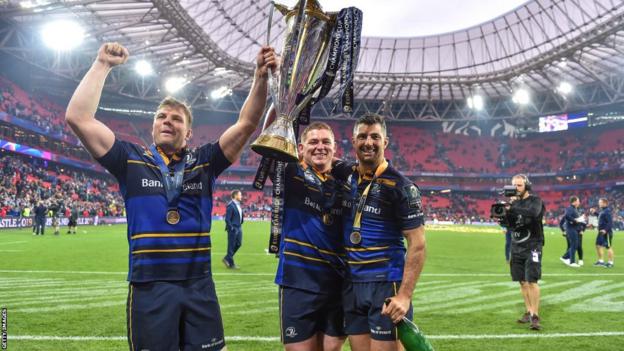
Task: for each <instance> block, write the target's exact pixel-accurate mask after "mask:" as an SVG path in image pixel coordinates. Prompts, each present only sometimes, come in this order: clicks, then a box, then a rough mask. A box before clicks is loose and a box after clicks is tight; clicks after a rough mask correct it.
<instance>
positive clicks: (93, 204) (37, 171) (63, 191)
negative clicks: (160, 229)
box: [0, 152, 125, 218]
mask: <svg viewBox="0 0 624 351" xmlns="http://www.w3.org/2000/svg"><path fill="white" fill-rule="evenodd" d="M0 177H1V179H2V181H1V182H0V218H4V217H7V216H11V217H21V216H28V215H29V214H30V213H31V211H32V209H33V207H34V206H35V205H36V204H37V203H38V202H39V201H42V202H43V204H44V205H46V206H47V207H52V206H61V207H63V208H66V209H67V208H70V207H71V208H74V207H75V208H77V209H78V211H79V213H80V214H82V215H85V214H86V215H87V216H95V215H99V216H100V217H102V216H122V215H124V214H125V213H124V203H123V199H122V198H121V195H120V194H119V186H118V185H117V183H116V182H115V180H114V179H113V178H112V177H111V176H109V175H106V174H98V173H95V172H88V173H87V172H82V171H79V170H74V169H70V168H68V167H63V166H61V165H59V164H55V163H53V162H47V161H45V160H41V159H38V158H27V157H22V156H19V155H17V154H13V153H9V152H2V153H0ZM62 212H64V211H62ZM85 217H86V216H85Z"/></svg>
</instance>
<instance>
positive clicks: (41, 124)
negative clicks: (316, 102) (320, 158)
mask: <svg viewBox="0 0 624 351" xmlns="http://www.w3.org/2000/svg"><path fill="white" fill-rule="evenodd" d="M0 92H1V93H0V112H5V113H6V114H7V115H8V116H11V118H14V119H5V120H1V119H0V139H3V140H6V141H9V142H14V143H21V144H24V145H27V146H30V147H35V148H38V149H42V150H49V151H51V152H58V153H61V154H63V155H65V156H68V157H70V160H71V159H76V160H88V161H90V162H93V160H92V159H91V158H90V156H89V155H88V154H87V153H86V152H85V151H84V150H83V149H82V148H81V146H80V145H78V143H77V140H76V139H75V138H74V137H73V135H71V133H70V132H69V131H68V130H67V128H66V127H65V125H64V122H63V115H64V110H63V107H61V106H60V104H58V103H55V102H54V101H53V100H52V99H51V98H48V97H46V96H40V95H37V96H35V95H32V94H28V93H27V92H26V91H25V90H24V89H22V88H21V87H20V86H18V85H17V84H16V83H14V82H11V81H10V80H8V79H7V78H4V77H2V76H0ZM99 118H100V119H102V120H103V121H104V122H105V123H106V124H107V125H108V126H110V127H111V129H112V130H113V131H114V132H115V134H116V135H117V137H118V138H121V139H123V140H126V141H130V142H134V143H137V144H141V145H145V144H146V140H151V136H150V132H151V124H152V122H151V120H149V119H147V118H129V117H127V116H123V115H113V114H110V113H104V114H103V115H101V116H99ZM16 121H21V122H23V121H26V122H30V124H28V123H26V124H23V123H21V122H20V125H17V124H15V123H12V122H16ZM328 123H329V124H330V125H331V126H332V129H333V130H334V134H335V137H336V141H337V143H338V152H337V156H338V157H341V158H345V159H353V157H352V153H353V150H352V148H351V143H350V140H349V138H350V135H351V131H350V129H351V127H352V122H351V121H329V122H328ZM227 126H228V125H227V124H202V123H198V122H196V123H195V125H194V128H193V133H194V137H193V139H192V142H191V146H196V145H200V144H203V143H207V142H211V141H215V140H216V139H217V138H218V136H219V135H220V134H221V133H222V132H223V131H224V130H225V129H226V128H227ZM388 133H389V137H390V140H391V143H390V145H389V148H388V149H387V152H386V154H387V157H388V158H389V159H391V160H392V162H393V163H394V164H395V165H396V166H397V167H398V168H399V169H402V170H404V171H405V173H406V174H408V175H410V176H412V177H413V178H414V180H415V181H416V182H417V183H418V184H419V185H420V186H421V188H422V189H423V191H424V192H425V194H426V196H425V197H424V201H423V203H424V205H425V209H426V213H427V216H428V218H431V219H434V218H435V219H437V220H450V221H454V222H467V221H473V222H474V221H477V222H482V221H487V220H488V218H489V208H490V206H491V204H492V203H493V201H494V200H495V198H496V196H495V195H493V193H492V189H494V188H500V187H501V186H502V185H503V184H504V183H505V181H507V178H508V177H509V176H510V175H512V174H514V173H517V172H526V173H529V174H533V173H539V174H544V173H548V172H550V173H552V175H545V176H541V177H539V178H537V179H536V178H534V179H533V180H534V183H536V185H537V186H538V189H539V188H540V186H541V187H542V188H543V189H545V191H541V192H540V195H541V196H542V198H543V199H544V200H545V202H546V204H547V210H548V212H547V216H546V218H547V219H546V221H547V223H548V224H551V225H554V224H556V223H555V222H556V221H557V220H558V217H559V216H560V214H561V213H562V211H563V208H564V207H565V206H566V205H567V197H569V196H570V195H572V194H574V195H578V196H580V197H581V199H584V200H583V203H584V204H586V207H587V208H589V207H596V206H597V200H598V197H600V196H607V197H609V198H612V199H613V200H614V201H613V203H614V204H616V208H615V211H614V212H615V213H616V215H617V217H616V219H617V220H618V221H619V222H621V221H622V215H624V213H623V211H622V210H623V209H622V208H621V207H620V204H621V203H622V200H623V199H624V192H623V191H622V190H620V189H617V188H613V189H609V191H606V190H604V187H601V188H600V189H602V190H599V189H598V188H597V186H595V185H598V184H599V183H600V182H605V181H607V182H608V181H611V180H614V179H618V177H619V178H621V170H622V169H624V127H622V126H618V127H617V128H613V126H611V125H609V126H602V127H594V128H582V129H576V130H571V131H563V132H553V133H546V134H538V133H533V134H527V135H526V136H524V137H523V138H521V139H518V138H502V137H490V136H480V137H478V138H475V137H474V136H467V135H458V134H449V133H444V132H442V131H441V130H435V129H432V128H426V127H420V126H415V125H408V124H391V125H389V127H388ZM1 156H2V158H0V165H1V166H2V170H1V172H2V174H3V183H2V189H0V191H1V195H2V206H0V208H1V210H0V215H4V216H19V215H21V213H22V212H23V208H24V207H25V206H32V204H33V203H34V202H35V201H36V200H38V199H48V198H53V199H56V200H62V201H72V202H76V203H78V204H79V206H80V207H81V208H83V209H84V210H85V211H87V213H98V212H101V213H102V214H107V215H120V214H121V213H122V212H123V208H122V206H123V202H122V201H121V198H120V196H119V195H118V194H117V191H118V189H117V188H116V185H114V184H116V182H115V181H114V179H113V178H112V177H111V176H110V175H108V174H96V173H93V172H89V171H84V170H78V169H75V168H72V167H71V166H70V167H67V165H61V164H57V163H54V162H46V161H42V160H40V159H37V158H33V157H22V156H17V154H13V153H10V152H5V151H4V150H3V152H2V154H1ZM259 161H260V157H259V156H258V155H257V154H255V153H253V152H252V151H251V150H250V149H246V150H245V151H244V152H243V154H242V156H241V158H240V160H239V161H238V162H237V163H235V164H234V165H233V167H232V168H231V169H230V170H229V171H227V172H226V173H225V174H223V175H222V177H221V178H220V179H219V182H218V184H219V190H218V191H217V193H216V201H215V206H214V211H213V215H215V216H221V215H223V214H224V213H225V205H226V204H227V202H228V201H229V194H230V191H231V189H233V188H240V189H242V190H243V192H244V194H245V196H244V199H243V205H244V206H245V207H246V211H247V213H248V214H249V215H250V216H251V217H256V218H268V216H269V211H270V205H271V198H270V192H261V191H257V190H254V189H252V188H251V187H250V184H251V183H252V180H253V175H254V174H255V167H256V165H257V164H258V163H259ZM575 173H578V174H575ZM424 174H428V176H424ZM482 174H489V175H490V176H489V177H483V176H481V175H482ZM451 184H452V185H454V186H456V187H457V188H456V189H454V190H453V191H452V192H448V193H441V192H440V190H443V189H444V188H446V187H448V186H449V185H451ZM592 184H593V185H594V186H592ZM560 186H567V187H570V186H572V187H574V186H577V189H566V190H554V189H557V187H560ZM588 186H589V187H590V188H588ZM113 194H114V195H113Z"/></svg>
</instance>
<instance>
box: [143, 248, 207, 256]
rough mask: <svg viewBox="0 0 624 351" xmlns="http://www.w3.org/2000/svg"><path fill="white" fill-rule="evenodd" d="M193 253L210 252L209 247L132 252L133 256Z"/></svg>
mask: <svg viewBox="0 0 624 351" xmlns="http://www.w3.org/2000/svg"><path fill="white" fill-rule="evenodd" d="M192 251H210V248H209V247H197V248H192V249H161V250H135V251H132V254H133V255H139V254H144V253H166V252H192Z"/></svg>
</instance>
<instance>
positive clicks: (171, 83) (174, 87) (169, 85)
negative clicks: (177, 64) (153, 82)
mask: <svg viewBox="0 0 624 351" xmlns="http://www.w3.org/2000/svg"><path fill="white" fill-rule="evenodd" d="M186 83H188V82H187V80H186V79H184V78H182V77H171V78H169V79H167V80H166V81H165V89H166V90H167V91H168V92H170V93H175V92H177V91H179V90H180V89H182V88H184V86H185V85H186Z"/></svg>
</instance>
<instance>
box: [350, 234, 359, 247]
mask: <svg viewBox="0 0 624 351" xmlns="http://www.w3.org/2000/svg"><path fill="white" fill-rule="evenodd" d="M349 240H351V243H352V244H355V245H357V244H359V243H361V242H362V234H360V232H353V233H351V235H350V236H349Z"/></svg>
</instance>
